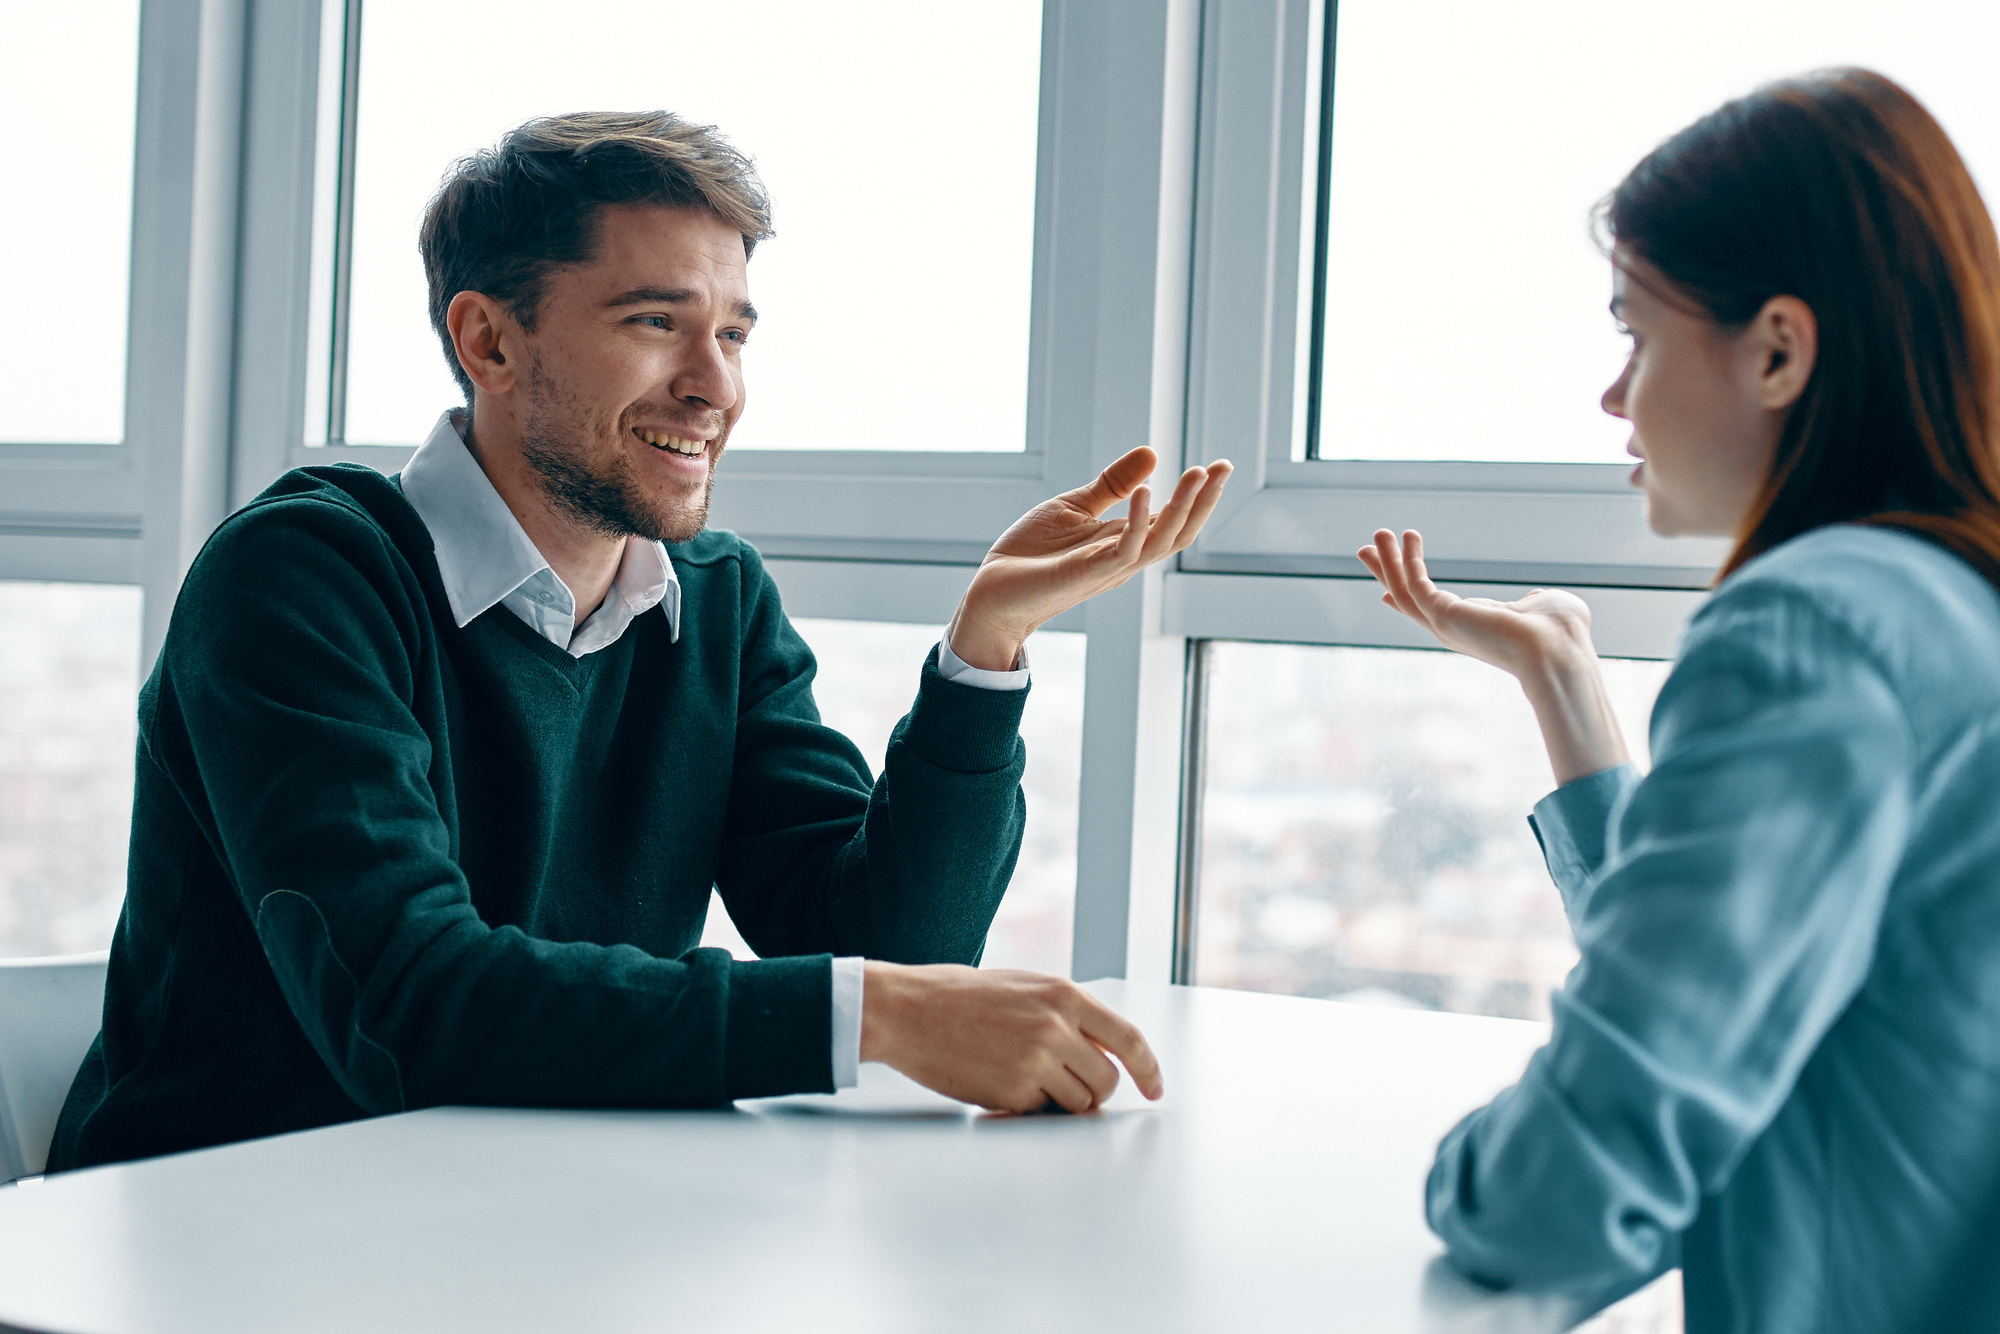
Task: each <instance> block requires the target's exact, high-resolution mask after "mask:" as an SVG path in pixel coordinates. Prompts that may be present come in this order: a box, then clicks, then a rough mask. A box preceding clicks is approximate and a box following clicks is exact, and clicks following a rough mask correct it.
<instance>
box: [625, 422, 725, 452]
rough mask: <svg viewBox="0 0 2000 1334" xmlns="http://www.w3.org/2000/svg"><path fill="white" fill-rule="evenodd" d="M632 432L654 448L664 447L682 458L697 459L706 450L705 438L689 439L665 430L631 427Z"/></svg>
mask: <svg viewBox="0 0 2000 1334" xmlns="http://www.w3.org/2000/svg"><path fill="white" fill-rule="evenodd" d="M632 434H634V435H636V436H638V437H639V438H640V439H641V440H644V441H645V442H646V443H647V444H649V445H651V446H652V447H653V448H654V449H664V450H668V451H670V452H672V453H675V454H679V455H681V456H682V457H684V458H690V459H698V458H700V457H701V456H702V455H703V454H704V453H706V452H707V450H708V442H707V441H705V440H690V439H688V438H687V437H686V436H680V435H670V434H668V433H667V432H665V431H647V430H643V429H641V428H640V427H637V426H635V427H633V428H632Z"/></svg>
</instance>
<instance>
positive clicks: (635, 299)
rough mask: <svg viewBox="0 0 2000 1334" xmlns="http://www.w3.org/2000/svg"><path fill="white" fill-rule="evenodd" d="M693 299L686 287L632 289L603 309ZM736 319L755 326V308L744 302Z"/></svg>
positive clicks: (664, 304) (683, 303) (691, 291)
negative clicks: (746, 321)
mask: <svg viewBox="0 0 2000 1334" xmlns="http://www.w3.org/2000/svg"><path fill="white" fill-rule="evenodd" d="M694 299H695V294H694V292H693V290H692V289H690V288H686V287H634V288H631V289H630V290H628V291H624V292H620V293H619V294H618V295H617V296H614V297H612V298H611V299H610V300H609V301H606V302H605V303H604V308H605V309H606V310H616V309H617V308H618V307H620V306H681V305H686V304H687V303H688V302H690V301H692V300H694ZM736 317H737V318H738V319H742V320H748V321H750V323H752V324H755V323H756V322H757V308H756V307H755V306H753V305H751V304H750V303H749V302H748V301H745V302H743V303H742V304H741V305H739V306H737V307H736Z"/></svg>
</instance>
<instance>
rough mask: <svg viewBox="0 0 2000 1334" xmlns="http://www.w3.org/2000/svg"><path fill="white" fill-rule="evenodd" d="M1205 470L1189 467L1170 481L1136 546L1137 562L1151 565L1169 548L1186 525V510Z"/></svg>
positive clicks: (1204, 475)
mask: <svg viewBox="0 0 2000 1334" xmlns="http://www.w3.org/2000/svg"><path fill="white" fill-rule="evenodd" d="M1207 477H1208V474H1207V473H1206V472H1205V471H1203V470H1202V469H1200V468H1189V469H1188V470H1187V471H1186V472H1184V473H1182V474H1181V476H1180V480H1179V481H1177V482H1175V483H1174V493H1173V494H1172V495H1171V496H1169V497H1167V503H1166V505H1165V507H1163V508H1162V509H1161V510H1160V514H1159V517H1158V518H1156V519H1154V520H1153V522H1152V524H1151V526H1150V527H1148V528H1147V530H1146V542H1145V545H1144V546H1142V547H1141V548H1140V549H1139V563H1140V564H1141V565H1151V564H1152V563H1153V562H1154V561H1156V560H1159V559H1160V558H1161V557H1163V556H1165V555H1166V554H1167V553H1168V552H1169V551H1171V550H1172V549H1173V545H1174V539H1175V538H1177V537H1179V536H1180V533H1181V529H1182V528H1183V527H1184V526H1186V524H1187V518H1188V515H1189V513H1191V512H1192V511H1193V509H1194V498H1195V496H1196V494H1197V493H1198V492H1199V491H1200V490H1201V484H1202V483H1203V482H1204V481H1205V480H1207Z"/></svg>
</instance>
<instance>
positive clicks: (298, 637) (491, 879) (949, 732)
mask: <svg viewBox="0 0 2000 1334" xmlns="http://www.w3.org/2000/svg"><path fill="white" fill-rule="evenodd" d="M671 550H672V555H673V560H674V569H675V571H676V573H677V574H678V576H679V578H680V581H681V585H682V590H683V598H682V607H683V612H682V616H683V620H682V624H681V631H680V638H679V641H678V642H673V637H672V634H671V631H670V627H669V625H668V622H667V619H666V616H665V615H664V613H662V612H661V611H659V610H658V609H655V610H653V611H650V612H647V613H645V614H643V615H641V616H639V617H637V618H636V619H635V620H634V621H633V622H632V624H631V626H630V627H629V628H628V629H627V630H626V632H625V633H624V634H623V635H622V636H621V637H620V638H619V639H618V640H617V641H616V642H615V643H613V644H611V645H610V646H608V647H606V648H604V649H602V650H599V651H598V652H595V653H592V654H589V655H587V656H585V657H583V658H573V657H571V656H570V655H569V654H568V653H566V652H564V651H563V650H561V649H558V648H556V647H555V646H554V645H552V644H550V643H549V642H548V641H547V640H545V639H543V638H541V637H540V636H539V635H537V634H536V633H534V632H533V631H532V630H530V629H529V628H528V627H527V626H525V625H523V624H522V623H521V622H520V621H519V620H518V619H517V618H516V617H515V616H514V615H513V614H511V613H510V612H508V611H507V610H506V609H505V608H503V607H494V608H493V609H491V610H489V611H487V612H485V613H484V614H483V615H480V616H478V617H476V618H475V619H473V620H472V621H471V622H470V623H469V624H467V625H466V626H465V627H464V628H463V629H461V628H459V627H458V626H457V625H456V623H455V622H454V620H453V617H452V614H451V609H450V606H449V604H448V603H447V600H446V596H445V591H444V587H443V585H442V583H441V582H440V579H439V575H438V568H437V562H436V559H435V557H434V556H433V554H432V548H431V541H430V535H429V533H428V532H427V531H426V529H425V528H424V525H423V522H422V520H421V519H419V518H418V516H417V513H416V511H415V510H414V509H412V508H411V507H410V505H409V503H408V502H407V501H406V500H404V499H403V497H402V493H401V492H400V490H399V489H398V488H397V486H396V484H395V483H394V482H393V481H391V480H389V479H387V478H385V477H382V476H381V475H379V474H377V473H374V472H372V471H370V470H368V469H366V468H360V467H356V466H352V465H335V466H333V467H328V468H309V469H304V470H302V471H298V472H293V473H290V474H288V475H287V476H285V477H284V478H281V479H280V480H279V481H278V482H277V483H276V484H275V485H273V486H272V487H271V489H270V490H268V491H266V492H265V493H264V494H263V495H262V496H260V497H259V498H258V499H257V500H256V501H254V502H253V503H251V504H250V505H249V506H247V507H246V508H245V509H243V510H242V511H240V512H239V513H237V514H236V515H234V516H232V517H231V518H230V519H229V520H228V521H227V522H226V523H224V524H223V525H222V527H221V528H220V529H219V530H218V531H217V532H216V534H215V536H214V537H212V538H211V539H210V540H209V542H208V545H207V547H206V548H205V549H204V550H203V552H202V554H201V556H200V557H199V559H197V560H196V561H195V563H194V567H193V568H192V569H191V570H190V571H189V573H188V577H187V581H186V583H185V585H184V587H183V588H182V590H181V594H180V598H179V601H178V602H177V603H176V604H175V606H174V613H173V619H172V623H171V626H170V628H169V630H168V632H167V638H166V643H165V647H164V648H163V650H162V652H161V655H160V660H159V664H158V666H157V667H156V668H155V669H154V671H153V675H152V678H151V679H150V680H149V681H148V682H147V683H146V686H145V689H144V690H143V691H142V692H141V693H140V698H139V736H140V739H139V757H138V780H137V788H136V793H135V798H134V803H133V812H132V855H131V867H130V873H129V880H128V884H127V892H126V900H125V910H124V913H123V915H122V916H121V917H120V919H119V923H118V931H117V935H116V937H115V939H114V941H113V944H112V951H111V971H110V980H109V984H108V986H107V989H106V992H105V1003H104V1028H103V1032H102V1033H101V1035H100V1036H99V1038H98V1041H97V1042H96V1043H95V1044H94V1045H93V1046H92V1047H91V1049H90V1053H89V1055H88V1056H87V1057H86V1058H85V1060H84V1064H83V1068H82V1070H81V1071H80V1072H79V1073H78V1075H77V1080H76V1084H75V1086H74V1087H73V1088H72V1089H71V1091H70V1095H69V1101H68V1103H67V1104H66V1105H65V1106H64V1108H63V1114H62V1121H61V1124H60V1126H59V1127H58V1129H57V1133H56V1140H55V1145H54V1148H53V1150H52V1151H51V1154H50V1159H49V1162H50V1169H51V1170H62V1169H66V1168H73V1167H82V1166H87V1165H91V1164H95V1163H104V1162H112V1161H117V1160H121V1159H129V1158H139V1157H146V1156H150V1155H153V1154H161V1153H170V1152H174V1151H177V1150H182V1149H192V1148H197V1147H201V1146H204V1145H211V1144H220V1143H225V1142H228V1141H232V1140H241V1139H248V1138H251V1137H253V1136H258V1135H269V1134H274V1133H277V1132H280V1131H287V1130H299V1129H303V1128H306V1127H310V1126H320V1125H327V1124H330V1123H333V1122H338V1121H346V1120H351V1119H354V1118H356V1117H362V1116H370V1115H379V1114H382V1113H387V1112H398V1111H403V1110H406V1109H411V1108H417V1107H425V1106H432V1105H437V1104H446V1103H478V1104H491V1105H514V1106H537V1107H689V1106H704V1105H714V1104H718V1103H722V1102H725V1101H727V1100H728V1099H731V1098H741V1097H754V1096H758V1095H764V1094H775V1093H790V1092H803V1091H811V1090H822V1091H823V1090H829V1089H831V1088H832V1086H833V1075H832V1027H831V1025H832V1010H831V989H832V980H831V957H832V955H833V954H861V955H867V956H869V957H871V958H878V959H889V960H896V961H901V962H912V963H915V962H943V961H955V962H961V963H974V962H977V960H978V958H979V955H980V951H981V948H982V946H983V942H984V940H985V936H986V930H987V927H988V926H989V925H990V923H991V921H992V916H993V912H994V910H995V908H996V907H998V905H999V901H1000V895H1001V892H1002V891H1003V890H1004V889H1005V887H1006V884H1007V879H1008V877H1009V875H1010V874H1011V873H1012V871H1013V866H1014V859H1015V857H1016V855H1017V853H1018V851H1019V848H1020V839H1021V825H1022V811H1023V807H1022V798H1021V791H1020V778H1021V768H1022V758H1023V756H1022V747H1021V743H1020V738H1019V735H1018V724H1019V720H1020V713H1021V705H1022V702H1023V693H1024V692H1019V691H1012V692H1002V691H989V690H980V689H977V688H974V687H970V686H963V685H957V684H954V683H952V682H948V681H946V680H944V679H943V678H942V677H940V676H939V675H938V674H937V671H936V668H935V665H934V663H927V664H925V666H924V667H923V670H922V677H921V683H920V685H919V688H918V691H917V699H916V703H915V705H914V706H913V707H912V708H911V710H910V713H909V715H908V716H907V717H905V718H904V719H903V721H902V722H901V723H900V724H898V726H897V728H896V731H895V734H894V736H893V737H892V738H891V740H890V742H889V751H888V758H887V760H886V763H885V766H884V772H883V775H882V777H881V778H880V779H879V780H877V781H873V782H871V781H870V777H869V773H868V768H867V765H866V763H865V762H864V761H863V760H862V758H861V755H860V753H859V752H858V751H856V749H855V748H854V746H853V745H852V743H850V742H849V741H848V740H847V739H846V738H845V737H843V736H841V735H840V734H839V733H837V732H835V731H833V730H831V729H830V728H828V727H826V726H824V725H823V724H822V723H821V722H820V720H819V714H818V711H817V709H816V708H815V707H814V705H813V698H812V678H813V670H814V665H813V658H812V654H811V652H810V651H809V650H808V649H807V648H806V646H805V643H804V642H803V641H802V640H801V639H800V638H799V636H798V634H797V633H796V632H795V631H794V630H793V629H792V627H791V625H790V623H789V622H788V621H787V620H786V619H785V614H784V611H783V610H782V608H781V607H780V606H779V602H778V593H777V589H776V587H775V586H774V585H773V584H772V582H771V578H770V576H769V575H768V574H767V573H766V572H765V570H764V568H763V564H762V562H761V561H760V560H759V558H758V556H757V553H756V551H755V550H754V549H753V548H751V547H750V546H749V545H748V544H747V543H745V542H743V541H741V540H740V539H738V538H736V537H735V536H733V535H731V534H729V533H722V532H711V533H704V534H703V535H701V536H700V537H697V538H696V539H694V540H693V541H691V542H688V543H685V544H682V545H679V546H676V547H674V548H672V549H671ZM711 886H714V887H715V888H716V889H718V890H719V891H720V892H721V895H722V898H723V902H724V903H725V904H726V905H727V906H728V908H729V913H730V916H731V917H732V918H733V919H734V920H735V922H736V925H737V927H738V929H739V930H741V932H742V933H743V937H744V939H745V940H746V941H748V942H749V944H750V946H751V947H752V948H753V949H755V950H756V951H757V952H758V954H759V955H761V956H764V957H763V958H761V959H759V960H755V961H742V962H738V961H733V960H731V959H730V957H729V956H728V954H726V953H725V952H723V951H720V950H702V949H696V948H695V945H696V942H697V941H699V939H700V937H701V930H702V922H703V918H704V916H705V914H706V912H707V908H708V902H709V890H710V887H711Z"/></svg>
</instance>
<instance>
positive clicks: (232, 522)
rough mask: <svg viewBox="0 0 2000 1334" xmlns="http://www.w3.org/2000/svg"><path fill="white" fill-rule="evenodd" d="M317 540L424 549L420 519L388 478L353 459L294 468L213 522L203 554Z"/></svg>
mask: <svg viewBox="0 0 2000 1334" xmlns="http://www.w3.org/2000/svg"><path fill="white" fill-rule="evenodd" d="M301 539H303V540H306V541H317V542H320V543H328V544H332V545H334V546H339V547H343V548H351V547H353V546H354V544H357V543H359V544H361V545H363V546H366V547H371V548H376V549H379V548H381V547H382V546H385V545H387V546H394V547H401V548H410V547H412V546H415V547H418V548H421V549H428V548H429V546H430V540H429V533H428V531H427V530H426V529H425V528H424V526H423V520H421V519H420V518H418V517H417V513H416V511H415V510H414V509H412V508H411V507H410V503H409V502H408V501H407V500H405V499H403V494H402V491H401V490H400V489H399V488H398V487H397V486H396V483H395V481H394V480H393V479H391V478H389V477H385V476H384V475H382V474H381V473H379V472H377V471H375V469H373V468H369V467H364V466H363V465H361V464H357V463H335V464H328V465H324V466H315V467H310V468H294V469H292V470H291V471H290V472H287V473H285V474H284V475H283V476H282V477H280V478H278V480H276V481H275V482H273V483H271V485H269V486H267V487H265V488H264V490H262V491H261V492H259V493H258V494H257V496H256V497H255V498H253V499H252V500H251V501H250V503H249V504H247V505H245V506H243V508H242V509H239V510H237V511H236V512H235V513H233V514H231V515H230V516H229V517H228V518H226V519H224V520H223V521H222V523H221V524H219V525H218V526H217V527H216V530H215V533H214V535H213V536H212V537H210V539H209V541H208V544H207V547H206V548H205V549H204V550H203V552H202V558H203V559H215V558H222V557H229V556H240V555H254V554H255V553H257V552H258V551H260V550H264V549H267V548H268V547H269V546H270V545H271V544H272V543H274V542H278V543H285V544H288V545H289V544H292V543H294V542H296V541H298V540H301Z"/></svg>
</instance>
